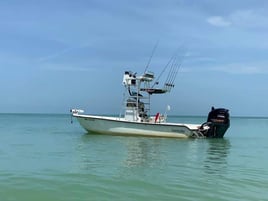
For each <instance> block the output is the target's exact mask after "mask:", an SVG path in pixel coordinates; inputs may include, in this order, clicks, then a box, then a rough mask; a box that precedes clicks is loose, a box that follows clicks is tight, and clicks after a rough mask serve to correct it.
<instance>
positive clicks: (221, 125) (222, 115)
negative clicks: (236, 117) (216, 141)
mask: <svg viewBox="0 0 268 201" xmlns="http://www.w3.org/2000/svg"><path fill="white" fill-rule="evenodd" d="M205 126H206V127H208V129H205ZM229 126H230V117H229V110H227V109H224V108H217V109H215V108H214V107H212V108H211V111H210V112H209V114H208V119H207V122H206V123H204V124H203V125H202V126H201V127H200V132H201V133H202V134H203V135H204V136H206V137H209V138H222V137H223V136H224V134H225V132H226V131H227V129H228V128H229Z"/></svg>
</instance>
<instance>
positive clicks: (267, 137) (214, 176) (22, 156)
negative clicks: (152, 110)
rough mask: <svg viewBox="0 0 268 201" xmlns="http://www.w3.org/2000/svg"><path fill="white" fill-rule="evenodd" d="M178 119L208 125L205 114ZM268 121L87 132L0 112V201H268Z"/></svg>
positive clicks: (53, 118)
mask: <svg viewBox="0 0 268 201" xmlns="http://www.w3.org/2000/svg"><path fill="white" fill-rule="evenodd" d="M170 120H172V121H184V122H200V123H201V122H203V121H204V120H205V118H200V117H173V118H171V119H170ZM267 154H268V119H265V118H232V119H231V127H230V129H229V130H228V132H227V134H226V136H225V138H224V139H195V140H194V139H186V140H185V139H164V138H143V137H120V136H101V135H88V134H85V132H84V130H83V129H82V128H80V126H79V125H78V123H77V122H76V121H75V122H74V124H70V117H69V116H67V115H23V114H19V115H18V114H9V115H8V114H2V115H0V201H36V200H38V201H51V200H55V201H61V200H62V201H69V200H73V201H80V200H81V201H82V200H83V201H84V200H109V201H110V200H124V201H125V200H139V201H142V200H146V201H147V200H187V201H190V200H192V201H196V200H206V201H209V200H213V201H214V200H228V201H229V200H241V201H246V200H250V201H252V200H268V191H267V190H268V160H267Z"/></svg>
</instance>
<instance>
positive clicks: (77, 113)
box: [70, 60, 230, 138]
mask: <svg viewBox="0 0 268 201" xmlns="http://www.w3.org/2000/svg"><path fill="white" fill-rule="evenodd" d="M168 66H170V67H169V68H170V70H169V73H168V76H167V79H166V81H165V83H164V85H163V87H161V88H158V87H157V86H158V80H159V78H157V79H155V75H154V73H153V72H150V71H147V70H146V71H144V73H142V74H141V75H137V73H133V72H132V71H125V73H124V75H123V82H122V84H123V86H124V88H125V92H124V96H123V104H122V109H121V112H120V114H119V116H116V117H114V116H101V115H90V114H83V112H84V111H83V110H81V109H71V110H70V112H71V115H72V117H74V118H76V119H77V120H78V122H79V123H80V125H81V126H82V127H83V128H84V129H85V130H86V131H87V132H89V133H95V134H106V135H123V136H150V137H168V138H222V137H223V136H224V134H225V133H226V131H227V130H228V128H229V126H230V118H229V110H228V109H225V108H214V107H212V108H211V111H210V112H209V114H208V117H207V121H206V122H205V123H201V124H186V123H177V122H173V123H172V122H168V121H167V112H168V111H169V110H170V106H167V109H166V112H165V113H164V114H160V113H156V114H155V115H151V111H150V105H151V96H152V95H159V94H166V93H168V92H170V91H171V89H172V88H174V86H175V84H174V80H175V77H176V75H177V73H178V69H179V67H180V65H178V63H177V62H176V61H174V60H173V61H170V62H169V63H168V65H167V66H166V67H165V70H166V69H167V67H168ZM146 69H147V68H146ZM161 74H162V73H161Z"/></svg>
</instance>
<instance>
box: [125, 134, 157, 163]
mask: <svg viewBox="0 0 268 201" xmlns="http://www.w3.org/2000/svg"><path fill="white" fill-rule="evenodd" d="M126 146H127V157H126V159H125V160H124V166H125V167H127V168H132V167H138V166H143V167H144V166H147V167H153V166H159V165H161V161H162V160H161V158H162V156H161V140H159V139H157V138H155V139H154V138H152V139H150V138H149V139H146V138H143V137H142V138H135V137H133V138H132V137H131V138H129V140H128V141H127V144H126Z"/></svg>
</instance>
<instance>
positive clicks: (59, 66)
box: [40, 63, 96, 72]
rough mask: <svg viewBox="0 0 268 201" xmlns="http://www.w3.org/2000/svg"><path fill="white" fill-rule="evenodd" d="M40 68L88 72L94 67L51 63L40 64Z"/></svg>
mask: <svg viewBox="0 0 268 201" xmlns="http://www.w3.org/2000/svg"><path fill="white" fill-rule="evenodd" d="M40 68H41V69H43V70H50V71H72V72H89V71H94V70H96V68H92V67H80V66H72V65H63V64H52V63H46V64H42V65H40Z"/></svg>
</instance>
